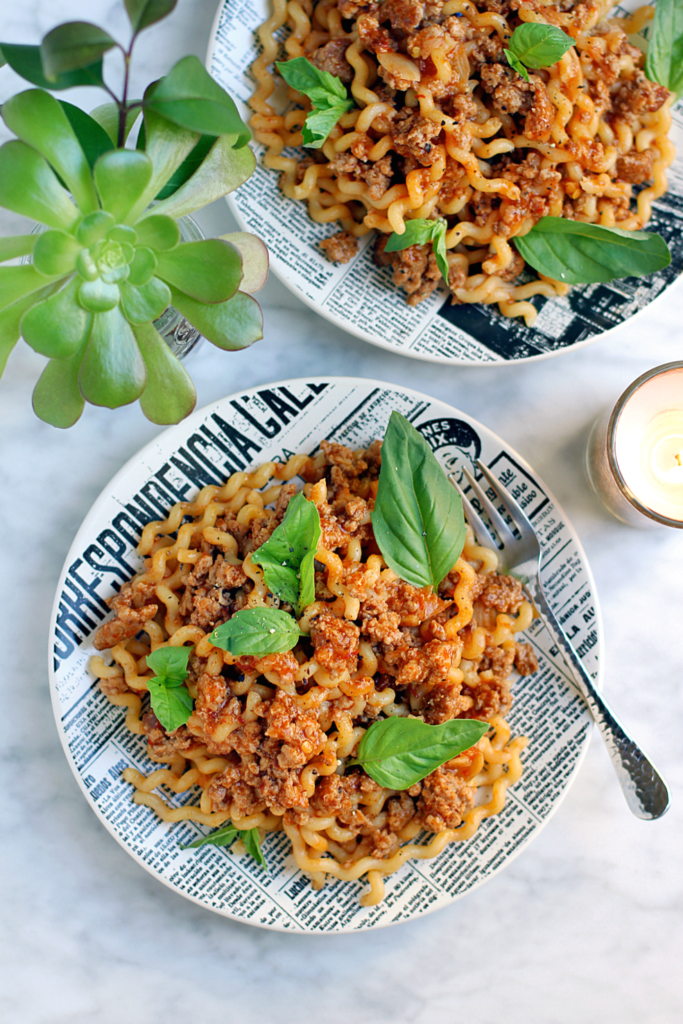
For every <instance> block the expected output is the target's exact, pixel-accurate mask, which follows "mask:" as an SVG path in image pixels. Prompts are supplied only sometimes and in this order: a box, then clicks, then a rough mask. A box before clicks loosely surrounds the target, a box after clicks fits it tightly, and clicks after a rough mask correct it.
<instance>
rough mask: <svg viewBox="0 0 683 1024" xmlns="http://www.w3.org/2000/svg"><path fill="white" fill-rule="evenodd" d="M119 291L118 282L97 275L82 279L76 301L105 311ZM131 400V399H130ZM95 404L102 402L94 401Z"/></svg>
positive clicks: (115, 302)
mask: <svg viewBox="0 0 683 1024" xmlns="http://www.w3.org/2000/svg"><path fill="white" fill-rule="evenodd" d="M120 298H121V291H120V289H119V286H118V284H109V283H108V282H106V281H103V280H102V278H101V277H98V278H97V279H96V280H95V281H83V282H82V283H81V285H80V287H79V289H78V301H79V302H80V304H81V306H82V307H83V309H87V310H88V311H89V312H91V313H106V312H108V311H109V310H111V309H115V307H116V306H118V304H119V300H120ZM131 401H132V399H131ZM95 404H96V405H101V404H102V403H100V402H96V403H95Z"/></svg>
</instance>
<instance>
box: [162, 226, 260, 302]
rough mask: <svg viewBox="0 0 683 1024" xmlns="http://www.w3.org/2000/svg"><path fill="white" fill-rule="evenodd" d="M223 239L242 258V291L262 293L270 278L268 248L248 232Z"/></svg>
mask: <svg viewBox="0 0 683 1024" xmlns="http://www.w3.org/2000/svg"><path fill="white" fill-rule="evenodd" d="M143 223H144V221H143ZM221 238H222V239H223V241H224V242H230V245H234V246H235V248H236V249H237V251H238V252H239V254H240V256H241V257H242V280H241V281H240V291H241V292H247V294H248V295H252V294H253V293H254V292H257V291H260V289H261V288H263V286H264V284H265V283H266V280H267V278H268V248H267V246H266V245H265V243H264V242H262V241H261V239H260V238H259V237H258V236H257V235H251V234H249V232H248V231H236V232H234V234H230V235H221Z"/></svg>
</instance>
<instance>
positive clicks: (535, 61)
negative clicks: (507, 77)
mask: <svg viewBox="0 0 683 1024" xmlns="http://www.w3.org/2000/svg"><path fill="white" fill-rule="evenodd" d="M574 42H575V40H574V39H572V37H571V36H568V35H567V33H566V32H563V31H562V29H561V28H557V27H556V26H555V25H545V24H543V22H540V21H529V22H525V23H524V24H523V25H518V26H517V28H516V29H515V31H514V32H513V33H512V35H511V36H510V41H509V48H510V51H511V52H512V54H513V55H514V56H515V57H516V58H517V60H518V61H519V62H520V63H521V64H524V65H525V66H526V67H528V68H547V67H550V65H551V64H556V63H557V61H558V60H559V59H560V57H563V56H564V55H565V53H566V52H567V50H569V49H571V47H572V46H573V45H574ZM515 70H517V69H515Z"/></svg>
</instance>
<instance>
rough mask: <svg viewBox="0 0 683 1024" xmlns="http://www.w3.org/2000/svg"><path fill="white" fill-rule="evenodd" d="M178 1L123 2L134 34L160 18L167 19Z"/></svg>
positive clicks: (133, 0) (126, 0)
mask: <svg viewBox="0 0 683 1024" xmlns="http://www.w3.org/2000/svg"><path fill="white" fill-rule="evenodd" d="M177 2H178V0H125V4H126V12H127V14H128V17H129V18H130V23H131V25H132V26H133V29H134V30H135V31H136V32H142V30H143V29H144V28H149V26H150V25H154V24H155V23H156V22H157V21H161V20H162V18H167V17H168V15H169V14H171V12H172V11H173V9H174V8H175V5H176V4H177Z"/></svg>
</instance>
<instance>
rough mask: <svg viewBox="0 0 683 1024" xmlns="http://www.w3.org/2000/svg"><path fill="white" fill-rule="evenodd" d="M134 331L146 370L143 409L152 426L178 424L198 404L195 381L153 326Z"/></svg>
mask: <svg viewBox="0 0 683 1024" xmlns="http://www.w3.org/2000/svg"><path fill="white" fill-rule="evenodd" d="M146 287H148V286H146ZM133 332H134V334H135V337H136V339H137V343H138V347H139V349H140V352H141V353H142V358H143V359H144V361H145V366H146V367H147V384H146V385H145V390H144V391H143V392H142V394H141V395H140V408H141V409H142V411H143V413H144V414H145V416H146V417H147V419H148V420H151V421H152V423H159V424H163V425H164V426H165V425H167V424H169V423H179V422H180V420H182V419H184V418H185V417H186V416H189V415H190V413H191V412H192V410H193V409H194V407H195V405H196V403H197V392H196V391H195V387H194V384H193V383H192V378H191V377H190V375H189V373H188V372H187V370H186V369H185V367H184V366H183V365H182V363H181V362H180V361H179V360H178V359H177V358H176V357H175V356H174V355H173V353H172V352H171V350H170V348H169V347H168V345H167V344H166V342H165V341H164V340H163V338H162V337H161V336H160V334H159V332H158V331H157V329H156V328H155V327H154V325H153V324H140V325H138V326H134V327H133Z"/></svg>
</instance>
